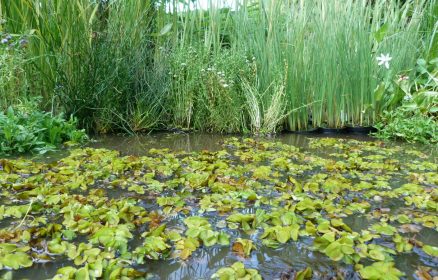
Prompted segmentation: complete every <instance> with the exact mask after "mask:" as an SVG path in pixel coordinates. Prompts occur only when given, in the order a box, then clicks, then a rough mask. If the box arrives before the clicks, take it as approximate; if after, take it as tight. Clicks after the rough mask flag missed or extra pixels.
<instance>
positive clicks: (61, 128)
mask: <svg viewBox="0 0 438 280" xmlns="http://www.w3.org/2000/svg"><path fill="white" fill-rule="evenodd" d="M76 125H77V122H76V119H74V118H73V117H71V118H70V119H69V120H65V119H64V116H63V115H58V116H53V115H51V114H50V113H45V112H41V111H39V110H38V109H36V108H35V107H33V106H31V107H28V108H18V109H15V110H14V109H13V108H12V107H9V109H8V110H7V111H6V112H5V113H3V112H0V142H1V144H0V145H1V149H0V154H2V155H9V154H13V153H27V152H32V153H45V152H47V151H51V150H55V149H56V148H57V147H58V146H59V145H60V144H63V143H65V142H67V141H70V142H72V143H81V142H84V141H85V140H86V139H87V136H86V134H85V132H84V131H83V130H78V129H77V128H76Z"/></svg>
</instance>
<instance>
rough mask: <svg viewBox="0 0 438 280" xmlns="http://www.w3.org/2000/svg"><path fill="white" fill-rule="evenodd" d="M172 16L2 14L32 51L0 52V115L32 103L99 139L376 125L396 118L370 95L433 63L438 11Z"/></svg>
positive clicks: (327, 5) (374, 7)
mask: <svg viewBox="0 0 438 280" xmlns="http://www.w3.org/2000/svg"><path fill="white" fill-rule="evenodd" d="M168 2H169V1H156V0H148V1H128V2H126V1H121V0H111V1H93V0H74V1H58V2H56V1H45V2H44V3H41V1H38V0H17V1H12V2H11V1H9V0H1V2H0V3H1V6H2V9H1V12H2V17H3V18H4V19H5V20H6V21H5V22H4V24H3V26H4V27H2V31H1V32H3V33H2V34H1V35H2V36H3V37H4V36H8V35H11V36H12V37H14V36H15V37H14V40H15V38H16V39H17V40H18V41H19V40H20V36H17V35H14V34H27V35H26V37H24V39H25V40H27V41H28V42H27V43H26V48H22V49H19V50H16V51H14V52H11V51H5V50H2V53H3V57H2V58H1V59H3V60H2V61H3V62H5V65H8V67H7V68H5V69H3V70H2V71H3V73H2V75H3V77H2V78H1V79H3V80H2V81H3V82H4V81H7V82H5V83H4V84H3V85H2V87H3V89H2V90H3V91H4V92H5V93H6V94H5V95H3V97H4V96H6V98H3V99H5V100H2V103H4V104H3V105H2V106H3V107H7V106H9V105H10V104H11V103H14V100H13V97H14V96H16V95H15V94H16V93H18V95H19V96H23V97H32V96H42V97H43V103H42V104H44V107H45V108H43V109H48V107H50V111H52V112H64V113H66V114H68V115H70V114H73V115H75V116H77V117H78V120H79V123H80V125H81V126H82V127H84V128H87V129H89V130H94V131H97V132H102V133H105V132H111V131H120V130H122V131H126V132H139V131H150V130H153V129H163V128H165V129H174V128H176V129H183V130H187V129H188V130H203V131H214V132H222V133H233V132H248V131H250V132H253V133H255V134H258V133H261V134H270V133H275V132H278V131H280V130H284V129H288V130H293V131H294V130H303V129H304V130H305V129H308V128H310V127H317V126H329V127H343V126H345V125H353V126H354V125H372V124H374V123H375V121H376V120H378V119H379V115H380V113H381V112H382V111H384V110H392V109H393V108H394V107H395V104H391V106H389V107H390V108H386V107H385V104H381V103H382V102H383V101H382V100H380V99H379V98H377V97H376V96H375V95H374V94H373V90H374V89H375V88H380V87H378V85H379V84H380V83H381V82H383V83H384V85H385V84H386V83H387V82H388V81H389V79H390V77H392V76H394V74H396V73H399V72H401V71H404V70H406V69H410V68H412V66H413V65H414V64H415V60H416V59H417V57H418V55H419V54H422V55H423V56H424V57H425V58H427V60H432V59H433V58H434V54H435V53H436V50H435V49H436V47H435V45H436V44H435V42H436V40H437V39H436V38H437V36H436V33H437V32H436V30H437V26H436V23H435V22H436V8H435V7H436V0H432V1H426V0H419V1H417V0H408V1H403V2H402V3H399V2H398V1H392V2H391V3H388V2H387V1H385V0H379V1H373V2H372V4H370V2H369V1H355V0H347V1H341V0H330V1H328V2H317V1H316V2H315V1H247V0H239V1H235V3H234V5H235V6H234V9H229V8H219V7H216V6H215V5H209V7H208V8H207V9H205V10H202V9H193V8H191V7H193V6H196V3H197V1H185V2H184V1H183V2H181V3H180V4H179V5H176V4H175V5H170V4H169V3H168ZM177 2H178V1H177ZM184 3H185V4H184ZM198 4H199V3H198ZM407 42H409V43H407ZM321 46H324V47H321ZM2 47H3V48H4V47H5V46H2ZM382 53H384V54H388V53H389V54H390V56H391V57H392V60H391V61H390V66H389V69H385V68H383V67H379V66H378V64H377V61H376V58H377V57H378V56H379V55H380V54H382ZM207 69H210V70H209V71H207ZM18 81H19V82H18ZM3 82H2V83H3ZM379 92H380V91H379Z"/></svg>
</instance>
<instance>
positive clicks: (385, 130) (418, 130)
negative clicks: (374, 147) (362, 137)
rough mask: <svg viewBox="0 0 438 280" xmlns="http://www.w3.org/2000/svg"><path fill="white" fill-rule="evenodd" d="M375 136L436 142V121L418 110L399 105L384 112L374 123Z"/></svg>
mask: <svg viewBox="0 0 438 280" xmlns="http://www.w3.org/2000/svg"><path fill="white" fill-rule="evenodd" d="M376 128H377V130H378V132H377V133H376V136H377V137H379V138H381V139H401V140H405V141H408V142H419V143H423V144H427V143H438V123H437V121H436V120H435V119H434V118H433V117H430V116H427V115H424V114H422V113H421V112H420V111H419V110H415V111H412V110H408V109H406V107H399V108H397V109H395V110H393V111H390V112H384V113H383V115H382V120H381V121H380V122H379V123H378V124H377V125H376Z"/></svg>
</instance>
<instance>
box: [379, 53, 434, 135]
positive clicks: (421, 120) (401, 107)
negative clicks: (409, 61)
mask: <svg viewBox="0 0 438 280" xmlns="http://www.w3.org/2000/svg"><path fill="white" fill-rule="evenodd" d="M412 76H413V77H412V78H410V77H409V76H408V75H407V73H403V74H402V75H400V76H399V78H398V79H396V80H395V81H393V83H392V84H390V85H389V86H388V87H389V90H387V91H386V92H384V94H383V95H384V96H385V97H387V98H386V99H385V102H384V104H385V105H384V106H385V109H386V111H385V112H384V113H383V114H382V116H381V119H380V122H379V123H377V125H376V128H377V129H378V132H377V133H376V136H377V137H379V138H382V139H403V140H406V141H408V142H420V143H438V78H437V77H438V59H437V58H436V59H433V60H431V61H429V62H427V61H425V60H423V59H419V60H418V61H417V67H416V69H415V74H414V75H412ZM388 97H389V98H388ZM382 100H383V98H382ZM400 103H401V104H400ZM389 105H391V106H389ZM395 106H398V107H395Z"/></svg>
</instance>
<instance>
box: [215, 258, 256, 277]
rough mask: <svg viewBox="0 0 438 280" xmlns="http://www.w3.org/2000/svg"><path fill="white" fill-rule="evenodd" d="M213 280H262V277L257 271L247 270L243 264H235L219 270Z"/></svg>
mask: <svg viewBox="0 0 438 280" xmlns="http://www.w3.org/2000/svg"><path fill="white" fill-rule="evenodd" d="M211 278H212V279H221V280H225V279H248V280H261V279H262V277H261V276H260V275H259V273H258V272H257V270H255V269H251V268H247V269H245V266H244V264H243V263H241V262H235V263H233V264H232V265H231V266H230V267H224V268H221V269H219V270H218V271H217V272H216V273H215V274H213V275H212V277H211Z"/></svg>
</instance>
